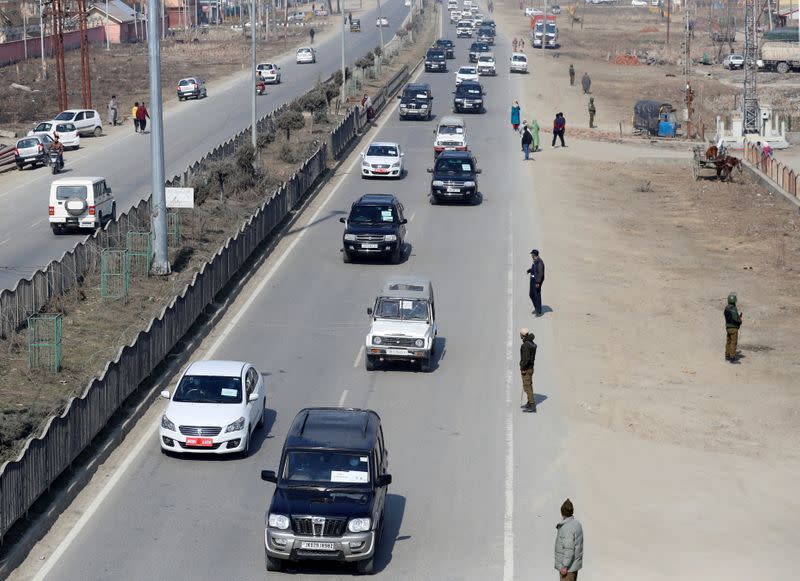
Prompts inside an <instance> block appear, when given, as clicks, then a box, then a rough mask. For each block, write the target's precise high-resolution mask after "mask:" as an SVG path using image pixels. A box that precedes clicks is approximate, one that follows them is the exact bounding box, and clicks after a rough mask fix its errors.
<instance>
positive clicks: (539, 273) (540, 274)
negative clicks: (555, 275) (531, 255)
mask: <svg viewBox="0 0 800 581" xmlns="http://www.w3.org/2000/svg"><path fill="white" fill-rule="evenodd" d="M525 272H527V273H528V274H530V275H531V284H538V285H542V284H543V283H544V260H542V259H541V258H539V259H538V260H534V261H533V264H531V267H530V268H529V269H528V270H526V271H525Z"/></svg>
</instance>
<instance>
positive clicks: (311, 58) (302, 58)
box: [295, 46, 317, 65]
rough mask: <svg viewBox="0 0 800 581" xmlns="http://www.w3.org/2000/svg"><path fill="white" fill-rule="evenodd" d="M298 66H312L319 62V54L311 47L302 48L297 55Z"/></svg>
mask: <svg viewBox="0 0 800 581" xmlns="http://www.w3.org/2000/svg"><path fill="white" fill-rule="evenodd" d="M295 62H297V64H299V65H300V64H311V63H315V62H317V52H316V51H315V50H314V49H313V48H311V47H310V46H301V47H300V48H298V49H297V53H296V54H295Z"/></svg>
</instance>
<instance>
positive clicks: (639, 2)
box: [631, 0, 647, 6]
mask: <svg viewBox="0 0 800 581" xmlns="http://www.w3.org/2000/svg"><path fill="white" fill-rule="evenodd" d="M631 6H647V0H631Z"/></svg>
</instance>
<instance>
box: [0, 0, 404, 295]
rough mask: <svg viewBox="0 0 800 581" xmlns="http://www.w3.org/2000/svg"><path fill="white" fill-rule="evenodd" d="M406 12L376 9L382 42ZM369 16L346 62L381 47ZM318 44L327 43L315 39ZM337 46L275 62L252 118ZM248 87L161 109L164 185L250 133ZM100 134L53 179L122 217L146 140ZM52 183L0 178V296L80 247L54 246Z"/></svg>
mask: <svg viewBox="0 0 800 581" xmlns="http://www.w3.org/2000/svg"><path fill="white" fill-rule="evenodd" d="M408 10H409V9H408V8H407V7H405V6H404V5H403V0H389V1H388V2H385V3H384V4H383V5H382V12H383V14H386V15H388V17H389V24H390V26H389V28H388V30H387V29H384V39H385V40H386V41H388V40H389V39H390V38H391V37H392V36H393V35H394V32H395V30H396V29H397V27H398V26H399V25H400V23H401V22H402V21H403V19H404V18H405V16H406V15H407V14H408ZM376 14H377V8H375V9H373V10H370V11H367V12H365V13H364V14H363V15H361V21H362V23H363V28H362V32H361V33H360V34H350V33H349V32H348V33H347V34H346V42H347V45H346V51H347V58H348V59H349V61H350V62H352V61H353V60H355V59H356V58H360V57H361V56H362V55H363V54H364V53H365V52H367V51H368V50H370V49H372V48H374V47H375V46H378V44H379V43H380V37H379V32H378V29H377V28H376V27H375V25H374V22H375V17H376ZM334 21H335V22H338V19H336V18H334ZM370 24H372V25H370ZM324 36H327V35H320V37H324ZM319 40H320V39H318V41H319ZM340 43H341V36H338V35H337V36H334V37H330V38H326V39H325V41H324V42H320V43H319V45H318V46H317V47H316V48H317V57H318V60H317V63H316V64H314V65H297V64H296V63H295V62H294V55H293V54H291V55H289V56H288V57H287V58H284V59H281V60H280V61H279V63H280V66H281V67H282V68H283V75H282V83H281V84H280V85H277V86H270V87H269V88H268V94H267V95H265V96H262V97H259V99H258V108H259V111H258V114H259V116H261V115H264V114H266V113H268V112H270V111H272V110H273V109H275V108H276V107H277V106H278V105H280V104H282V103H284V102H286V101H289V100H291V99H293V98H295V97H297V96H299V95H302V94H303V93H305V92H306V91H308V90H309V89H310V88H311V87H312V86H313V85H314V84H315V83H316V82H317V81H318V80H319V79H322V78H326V77H328V76H329V75H330V74H331V73H333V72H334V71H336V70H338V69H339V68H340V67H341V48H340V46H341V44H340ZM251 85H252V83H251V82H250V76H249V75H248V74H241V75H237V76H236V77H235V78H232V79H229V80H227V81H224V82H220V83H211V84H210V86H209V87H208V92H209V97H208V98H207V99H204V100H202V101H185V102H183V103H172V104H170V105H168V106H167V109H166V111H165V116H164V130H165V131H164V135H165V137H164V138H165V164H166V176H167V177H171V176H173V175H176V174H180V172H182V171H183V170H184V169H186V167H187V166H188V165H189V164H190V163H193V162H194V161H196V160H198V159H200V158H201V157H202V156H203V155H205V154H206V153H207V152H208V151H210V150H211V149H213V148H214V147H216V146H217V145H219V144H220V143H223V142H224V141H226V140H227V139H229V138H230V137H232V136H233V135H235V134H236V133H238V132H239V131H241V130H242V129H244V128H246V127H248V126H249V125H250V91H251V90H252V86H251ZM103 115H104V113H103ZM107 130H108V131H109V133H108V134H107V135H106V136H104V137H102V138H99V139H92V138H86V139H83V140H82V147H81V149H79V150H78V151H75V152H73V151H69V152H67V153H66V170H67V171H66V173H64V174H63V175H62V176H60V177H69V176H76V175H102V176H105V177H106V178H108V182H109V184H110V185H111V186H112V188H113V190H114V196H115V198H116V199H117V210H118V211H119V212H121V211H123V210H125V209H127V208H129V207H130V206H132V205H134V204H135V203H136V202H138V201H139V200H140V199H142V198H143V197H146V196H147V195H149V193H150V189H151V188H150V184H151V177H150V176H151V172H150V139H149V137H146V136H142V135H137V134H135V133H132V132H131V127H121V128H115V129H110V128H107ZM52 180H53V176H52V174H51V173H50V172H49V171H48V170H47V168H40V169H37V170H25V171H21V172H18V171H14V172H11V173H6V174H3V175H0V184H1V185H0V289H4V288H13V286H14V285H15V284H16V282H17V280H18V279H19V278H24V277H30V276H31V275H32V274H33V272H35V271H36V269H37V268H41V267H42V266H46V265H47V264H48V263H49V262H50V261H51V260H53V259H55V258H58V257H60V256H61V255H62V254H63V253H64V252H65V251H67V250H69V249H70V248H72V247H73V246H74V245H75V243H76V242H77V241H78V240H81V239H83V237H82V236H80V235H77V234H76V235H71V236H70V235H67V236H62V237H58V238H56V237H54V236H53V235H52V233H51V232H50V227H49V225H48V222H47V199H48V195H49V190H50V183H51V182H52Z"/></svg>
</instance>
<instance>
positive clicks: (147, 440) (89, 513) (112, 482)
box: [32, 73, 421, 581]
mask: <svg viewBox="0 0 800 581" xmlns="http://www.w3.org/2000/svg"><path fill="white" fill-rule="evenodd" d="M420 74H421V73H417V75H415V78H414V79H413V80H416V79H417V78H419V76H420ZM395 109H397V102H395V103H394V104H393V105H392V106H391V107H390V108H389V109H388V110H387V111H386V116H385V117H384V118H383V120H382V121H380V122H379V123H378V125H377V127H376V131H380V130H381V129H383V126H384V125H385V124H386V123H387V122H388V121H389V120H390V119H392V114H393V113H394V111H395ZM352 155H353V162H352V163H351V164H350V166H349V167H348V169H347V171H346V172H345V173H344V174H343V175H342V176H341V178H340V179H339V182H338V183H337V184H336V185H335V186H334V187H333V189H332V190H331V191H330V193H329V194H328V195H327V196H326V197H325V200H323V202H322V204H321V205H320V207H319V208H318V209H317V211H316V212H314V215H313V216H311V218H310V220H308V223H313V222H316V221H317V218H318V217H319V215H320V214H321V213H322V211H323V210H324V209H325V206H327V205H328V202H330V201H331V199H332V198H333V196H334V194H336V192H337V191H338V190H339V188H340V187H341V185H342V184H343V183H344V181H345V179H347V177H348V174H349V173H350V172H351V171H352V170H353V167H355V165H356V163H358V162H359V161H361V156H360V155H358V154H357V153H355V152H354V153H353V154H352ZM307 231H308V229H304V230H301V231H300V232H299V233H298V234H296V235H295V238H294V240H292V242H291V244H289V246H288V247H287V248H286V250H284V252H283V254H282V255H281V256H280V258H279V259H278V260H277V261H276V262H275V264H274V265H273V267H272V268H270V270H269V272H267V274H266V275H264V278H263V279H262V280H261V282H260V283H259V284H258V286H257V287H256V288H255V290H254V291H253V292H252V294H251V295H250V296H249V297H248V299H247V301H246V302H245V303H244V304H243V305H242V306H241V307H239V311H238V312H237V313H236V315H235V316H234V318H233V319H232V320H231V322H230V324H228V325H227V326H226V327H225V330H224V331H223V332H222V334H221V335H220V336H219V337H218V338H217V340H216V341H215V342H214V344H213V345H211V347H210V348H209V349H208V350H207V351H206V354H205V356H206V358H208V359H211V358H212V356H213V355H214V353H216V351H217V350H218V349H219V347H220V346H221V345H222V342H223V341H224V339H225V338H226V337H227V335H228V334H229V333H230V332H231V331H232V330H233V328H234V326H235V325H236V323H237V322H238V321H239V320H241V318H242V317H243V316H244V314H245V312H246V311H247V310H248V308H250V306H251V305H252V304H253V302H254V301H255V299H256V297H257V296H258V295H259V294H260V293H261V291H262V290H263V289H264V287H265V286H266V285H267V283H268V282H269V280H270V279H271V278H272V277H273V276H274V274H275V272H276V271H277V270H278V268H279V267H280V265H281V264H283V261H284V260H286V257H287V256H290V255H291V254H292V250H294V247H295V246H297V243H298V242H299V241H300V240H301V239H302V238H303V235H305V233H306V232H307ZM345 393H346V392H345ZM160 422H161V420H160V419H158V420H156V421H155V422H153V424H152V426H150V428H149V429H147V430H146V431H145V434H147V436H146V437H142V439H141V440H139V442H137V443H136V446H135V447H134V448H133V449H132V450H131V451H130V452H129V453H128V455H127V456H126V457H125V458H124V459H123V460H122V462H121V463H120V465H119V467H118V468H117V469H116V471H115V472H114V473H113V474H112V475H111V477H110V478H109V479H108V480H107V481H106V484H105V486H103V488H102V490H100V493H99V494H98V495H97V496H96V497H95V499H94V500H93V501H92V503H91V504H90V505H89V507H88V508H87V509H86V512H84V513H83V514H82V515H81V517H80V519H78V522H77V523H75V526H74V527H72V529H71V530H70V531H69V533H68V534H67V535H66V536H65V537H64V538H63V539H62V540H61V542H60V543H59V544H58V546H57V547H56V549H55V550H54V551H53V553H52V554H51V555H50V557H49V559H48V560H47V561H46V562H45V564H44V565H43V567H42V568H41V569H40V570H39V572H38V573H36V575H35V576H34V577H33V580H32V581H43V580H44V578H45V577H46V576H47V574H48V573H49V572H50V571H51V570H52V568H53V567H55V565H56V564H57V563H58V560H59V559H60V558H61V557H62V556H63V555H64V553H65V552H66V551H67V549H68V548H69V546H70V545H71V544H72V543H73V541H74V540H75V539H76V538H77V536H78V535H79V534H80V532H81V531H82V530H83V528H84V527H85V526H86V523H88V522H89V520H90V519H91V518H93V517H94V514H95V513H96V512H97V510H98V509H99V508H100V505H101V504H102V503H103V500H105V498H106V497H107V496H108V495H109V494H110V493H111V491H112V490H113V488H114V487H115V486H116V485H117V483H118V482H119V481H120V480H121V478H122V476H123V475H124V474H125V472H126V471H127V469H128V468H129V467H130V466H131V464H133V462H134V461H135V460H136V458H137V457H138V456H139V454H141V453H142V450H144V449H145V446H146V445H148V444H152V441H153V440H152V439H151V437H150V435H149V434H153V433H156V432H157V430H158V425H159V423H160Z"/></svg>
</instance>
